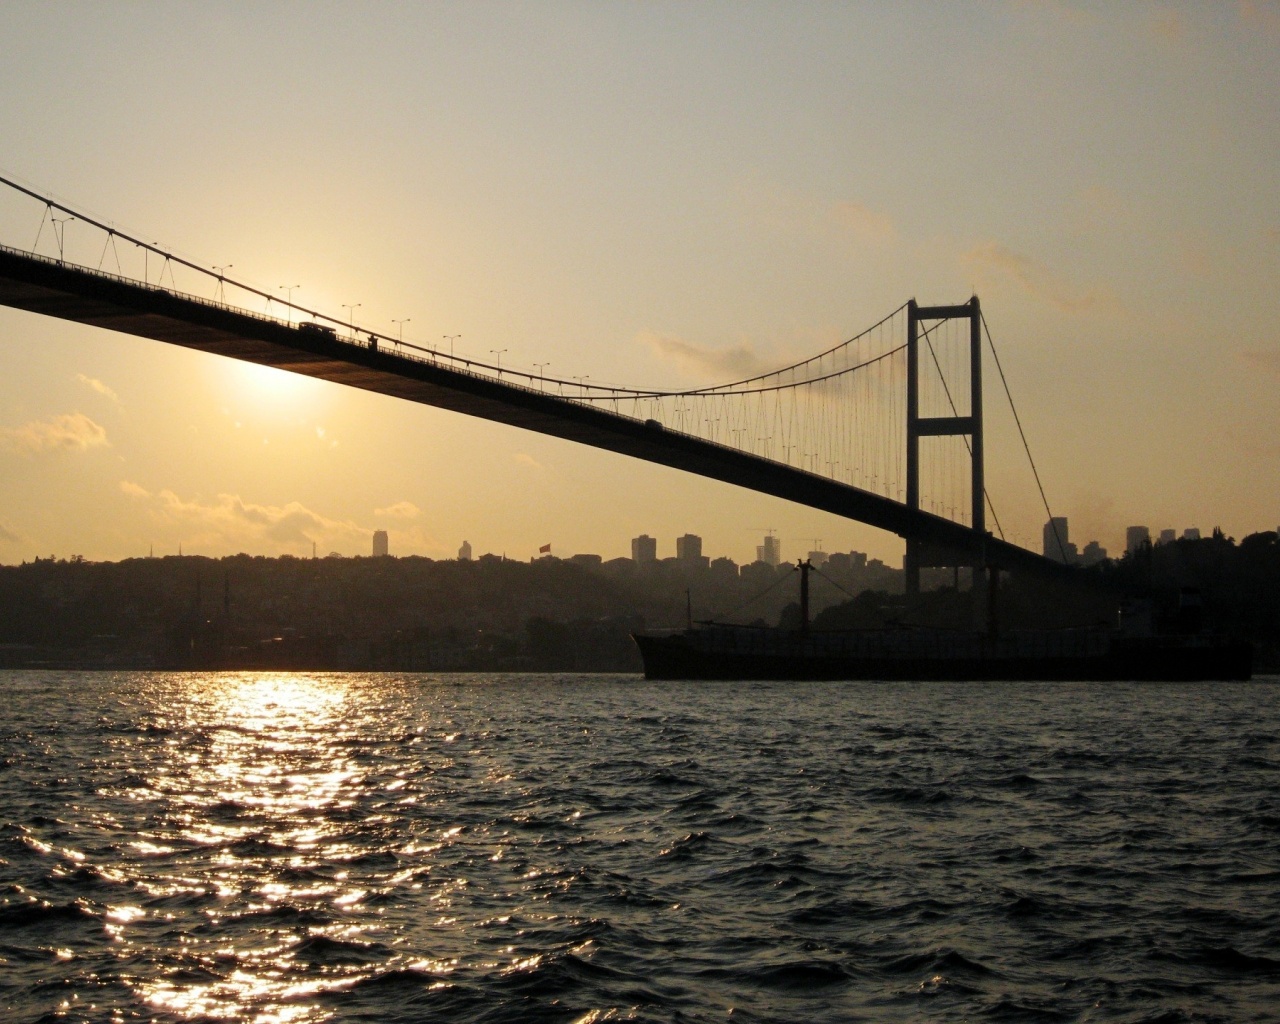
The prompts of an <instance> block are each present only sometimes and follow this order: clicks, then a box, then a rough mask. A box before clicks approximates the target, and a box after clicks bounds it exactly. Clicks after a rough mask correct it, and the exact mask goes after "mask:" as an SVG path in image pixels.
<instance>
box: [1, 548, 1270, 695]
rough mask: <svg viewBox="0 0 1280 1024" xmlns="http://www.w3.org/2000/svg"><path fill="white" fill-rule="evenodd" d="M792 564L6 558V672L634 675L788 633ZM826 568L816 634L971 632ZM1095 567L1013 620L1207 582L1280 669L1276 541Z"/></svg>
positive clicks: (1163, 597)
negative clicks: (706, 625) (732, 630)
mask: <svg viewBox="0 0 1280 1024" xmlns="http://www.w3.org/2000/svg"><path fill="white" fill-rule="evenodd" d="M723 563H727V565H725V564H723ZM730 567H731V568H730ZM791 572H792V568H791V567H790V566H786V565H783V566H778V567H776V568H775V567H773V566H769V565H766V564H764V563H761V562H756V563H753V564H751V565H747V566H743V567H741V568H739V567H737V566H734V565H733V564H732V563H728V560H727V559H726V560H722V564H721V565H720V567H719V568H718V569H717V568H715V567H714V566H713V567H706V566H701V567H689V566H685V565H680V564H679V563H677V562H676V560H674V559H672V560H666V561H663V562H658V563H655V564H652V565H647V566H637V565H636V564H635V563H633V562H632V561H631V560H630V559H615V560H613V561H609V562H583V561H581V560H579V561H573V560H567V559H566V560H561V559H557V558H543V559H538V560H536V561H534V562H532V563H527V562H517V561H513V560H509V559H504V558H501V557H498V556H493V555H486V556H482V557H481V558H479V559H477V560H476V561H474V562H465V561H453V560H448V561H434V560H432V559H428V558H418V557H406V558H386V557H381V558H320V559H301V558H294V557H290V556H283V557H280V558H264V557H260V556H249V555H235V556H230V557H226V558H221V559H214V558H206V557H201V556H168V557H164V558H138V559H127V560H124V561H121V562H89V561H86V560H83V559H78V558H73V559H69V560H67V559H53V558H49V559H37V560H35V561H33V562H29V563H23V564H21V565H15V566H2V567H0V667H9V668H21V667H26V668H32V667H49V668H85V669H104V668H116V669H149V668H153V669H291V670H378V669H394V670H401V671H471V672H475V671H508V672H510V671H639V670H640V668H641V665H640V659H639V656H638V654H637V651H636V649H635V646H634V644H633V642H632V641H631V637H630V635H631V633H632V632H634V631H636V630H643V629H646V628H648V629H652V628H663V627H676V626H683V625H684V624H685V622H686V619H687V617H688V616H689V614H690V613H692V615H693V617H694V618H699V619H701V618H723V619H727V620H729V621H739V622H758V623H767V624H769V625H774V624H781V625H782V626H784V627H785V626H787V625H788V624H789V623H792V622H793V621H794V620H795V619H796V616H797V608H796V607H795V588H793V587H791V586H788V585H787V583H786V582H785V580H784V579H783V577H784V576H786V575H787V574H790V573H791ZM828 572H829V579H830V582H831V584H832V585H830V586H828V587H827V588H826V589H825V590H824V589H822V587H821V586H815V608H814V628H815V629H819V630H821V629H848V628H879V627H882V626H884V625H885V624H886V623H890V622H893V621H907V622H912V623H915V624H920V625H929V626H937V627H942V628H967V627H968V626H969V625H970V624H971V622H972V611H971V609H972V603H971V595H970V594H969V593H967V592H965V591H964V590H963V589H961V590H960V591H957V590H956V589H954V587H953V586H949V585H943V586H940V587H935V589H933V590H931V591H929V592H926V593H924V594H922V595H920V597H919V599H917V600H916V601H914V602H911V603H908V601H907V600H906V598H905V597H904V596H903V595H902V593H901V572H900V570H894V569H889V568H888V567H883V569H882V570H878V572H879V575H878V576H877V577H876V578H874V579H871V578H868V577H866V576H865V575H864V576H861V577H859V576H858V575H857V574H855V573H846V574H845V575H844V576H842V575H841V573H840V572H839V571H838V570H834V571H833V570H830V569H829V570H828ZM1081 573H1082V579H1084V580H1086V581H1087V582H1088V583H1089V584H1090V585H1089V586H1082V587H1081V588H1079V589H1078V590H1071V589H1066V588H1062V587H1058V586H1053V587H1050V586H1048V585H1046V584H1039V583H1030V582H1027V581H1023V580H1009V581H1006V582H1005V583H1004V585H1003V586H1002V590H1001V598H1000V603H1001V621H1002V624H1003V625H1004V626H1006V627H1007V628H1011V629H1013V628H1058V627H1066V626H1079V625H1089V624H1094V623H1097V622H1100V621H1107V620H1108V618H1109V617H1110V616H1113V615H1114V613H1115V608H1116V605H1117V602H1118V600H1119V599H1120V597H1121V596H1122V595H1123V596H1125V597H1128V598H1135V599H1139V600H1143V601H1146V602H1148V603H1149V605H1150V607H1151V610H1152V617H1153V624H1154V625H1155V627H1156V628H1157V629H1175V628H1177V626H1178V624H1177V622H1176V618H1177V616H1178V614H1179V610H1178V609H1179V596H1180V594H1182V593H1184V592H1185V591H1186V590H1187V589H1188V588H1193V589H1194V590H1196V591H1197V592H1198V593H1199V595H1201V597H1202V600H1203V625H1204V627H1205V628H1206V629H1210V630H1212V631H1214V632H1217V633H1221V634H1224V635H1230V636H1236V637H1240V638H1242V639H1247V640H1249V641H1250V642H1252V643H1253V644H1254V647H1255V652H1256V653H1255V671H1257V672H1259V673H1269V672H1276V671H1278V670H1280V653H1278V652H1280V543H1277V535H1276V534H1275V533H1273V532H1268V533H1258V534H1253V535H1251V536H1248V537H1245V538H1244V539H1243V540H1242V541H1240V542H1239V543H1236V542H1235V541H1234V540H1232V539H1231V538H1228V537H1225V536H1223V535H1221V533H1215V535H1214V536H1212V537H1207V538H1204V539H1202V540H1180V541H1177V542H1175V543H1172V544H1166V545H1158V546H1156V547H1150V546H1147V547H1144V548H1142V549H1141V550H1139V551H1136V552H1134V553H1133V554H1131V555H1126V556H1125V557H1124V558H1122V559H1118V560H1109V561H1107V562H1104V563H1102V564H1101V565H1098V566H1094V567H1092V568H1090V569H1088V570H1081ZM942 578H943V577H942V576H940V577H938V578H937V579H936V580H935V583H937V582H939V581H940V580H941V579H942ZM774 583H777V584H778V585H777V586H771V584H774ZM961 583H962V588H963V580H962V581H961ZM835 584H839V587H842V588H843V589H844V592H842V591H841V590H840V589H838V588H837V586H836V585H835ZM762 591H767V592H766V593H764V594H763V595H762V594H761V592H762ZM849 593H853V594H857V597H855V598H853V599H852V600H851V599H849V597H848V594H849ZM686 594H687V596H686Z"/></svg>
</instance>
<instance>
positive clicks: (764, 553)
mask: <svg viewBox="0 0 1280 1024" xmlns="http://www.w3.org/2000/svg"><path fill="white" fill-rule="evenodd" d="M756 561H757V562H764V563H765V564H766V565H775V566H776V565H778V564H780V563H781V562H782V541H780V540H779V539H778V538H777V537H775V536H773V534H769V535H768V536H767V537H765V539H764V543H763V544H761V545H759V546H757V548H756Z"/></svg>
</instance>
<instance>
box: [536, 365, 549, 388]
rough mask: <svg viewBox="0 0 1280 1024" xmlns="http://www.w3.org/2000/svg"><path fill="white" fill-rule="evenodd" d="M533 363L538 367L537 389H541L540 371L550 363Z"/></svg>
mask: <svg viewBox="0 0 1280 1024" xmlns="http://www.w3.org/2000/svg"><path fill="white" fill-rule="evenodd" d="M533 365H534V366H536V367H537V368H538V390H539V391H541V390H542V373H543V371H544V370H545V369H546V368H547V367H548V366H550V365H551V364H550V363H534V364H533Z"/></svg>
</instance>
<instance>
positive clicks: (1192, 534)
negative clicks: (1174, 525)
mask: <svg viewBox="0 0 1280 1024" xmlns="http://www.w3.org/2000/svg"><path fill="white" fill-rule="evenodd" d="M1182 539H1183V540H1199V539H1200V528H1199V527H1198V526H1188V527H1187V528H1186V529H1185V530H1183V531H1182Z"/></svg>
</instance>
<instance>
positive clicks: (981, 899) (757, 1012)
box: [0, 672, 1280, 1022]
mask: <svg viewBox="0 0 1280 1024" xmlns="http://www.w3.org/2000/svg"><path fill="white" fill-rule="evenodd" d="M1277 694H1280V687H1277V686H1276V681H1275V680H1261V681H1255V682H1254V683H1251V684H1231V685H1187V686H1154V685H1052V686H1049V685H1032V684H998V685H996V684H992V685H974V684H968V685H950V684H936V683H933V684H908V683H901V684H899V683H894V684H875V683H816V684H781V683H751V684H730V683H710V684H698V685H690V684H675V683H647V682H644V681H641V680H639V679H638V678H635V677H617V676H613V677H609V676H606V677H592V676H559V677H557V676H507V677H495V676H452V677H450V676H429V675H421V676H415V675H309V674H307V675H290V674H257V673H245V674H239V673H234V674H232V673H228V674H204V675H201V674H146V673H120V674H107V673H102V674H94V673H84V674H74V673H67V674H59V673H41V672H10V673H0V696H2V697H3V701H4V708H5V713H4V715H3V717H2V718H0V1019H4V1020H6V1021H9V1020H12V1021H28V1020H58V1019H66V1020H73V1021H81V1020H85V1021H113V1020H137V1019H141V1020H159V1021H180V1020H237V1021H239V1020H246V1021H324V1020H333V1021H434V1020H441V1021H602V1020H615V1019H617V1020H654V1021H674V1020H681V1021H712V1020H714V1021H723V1020H746V1021H765V1020H768V1021H799V1020H819V1021H827V1020H832V1021H834V1020H839V1021H845V1020H867V1021H897V1020H957V1021H958V1020H978V1021H980V1020H997V1021H1018V1020H1026V1021H1151V1022H1155V1021H1169V1022H1174V1021H1253V1020H1256V1021H1275V1020H1278V1019H1280V790H1278V788H1277V786H1278V784H1280V741H1278V737H1280V728H1278V726H1280V702H1278V701H1277Z"/></svg>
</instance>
